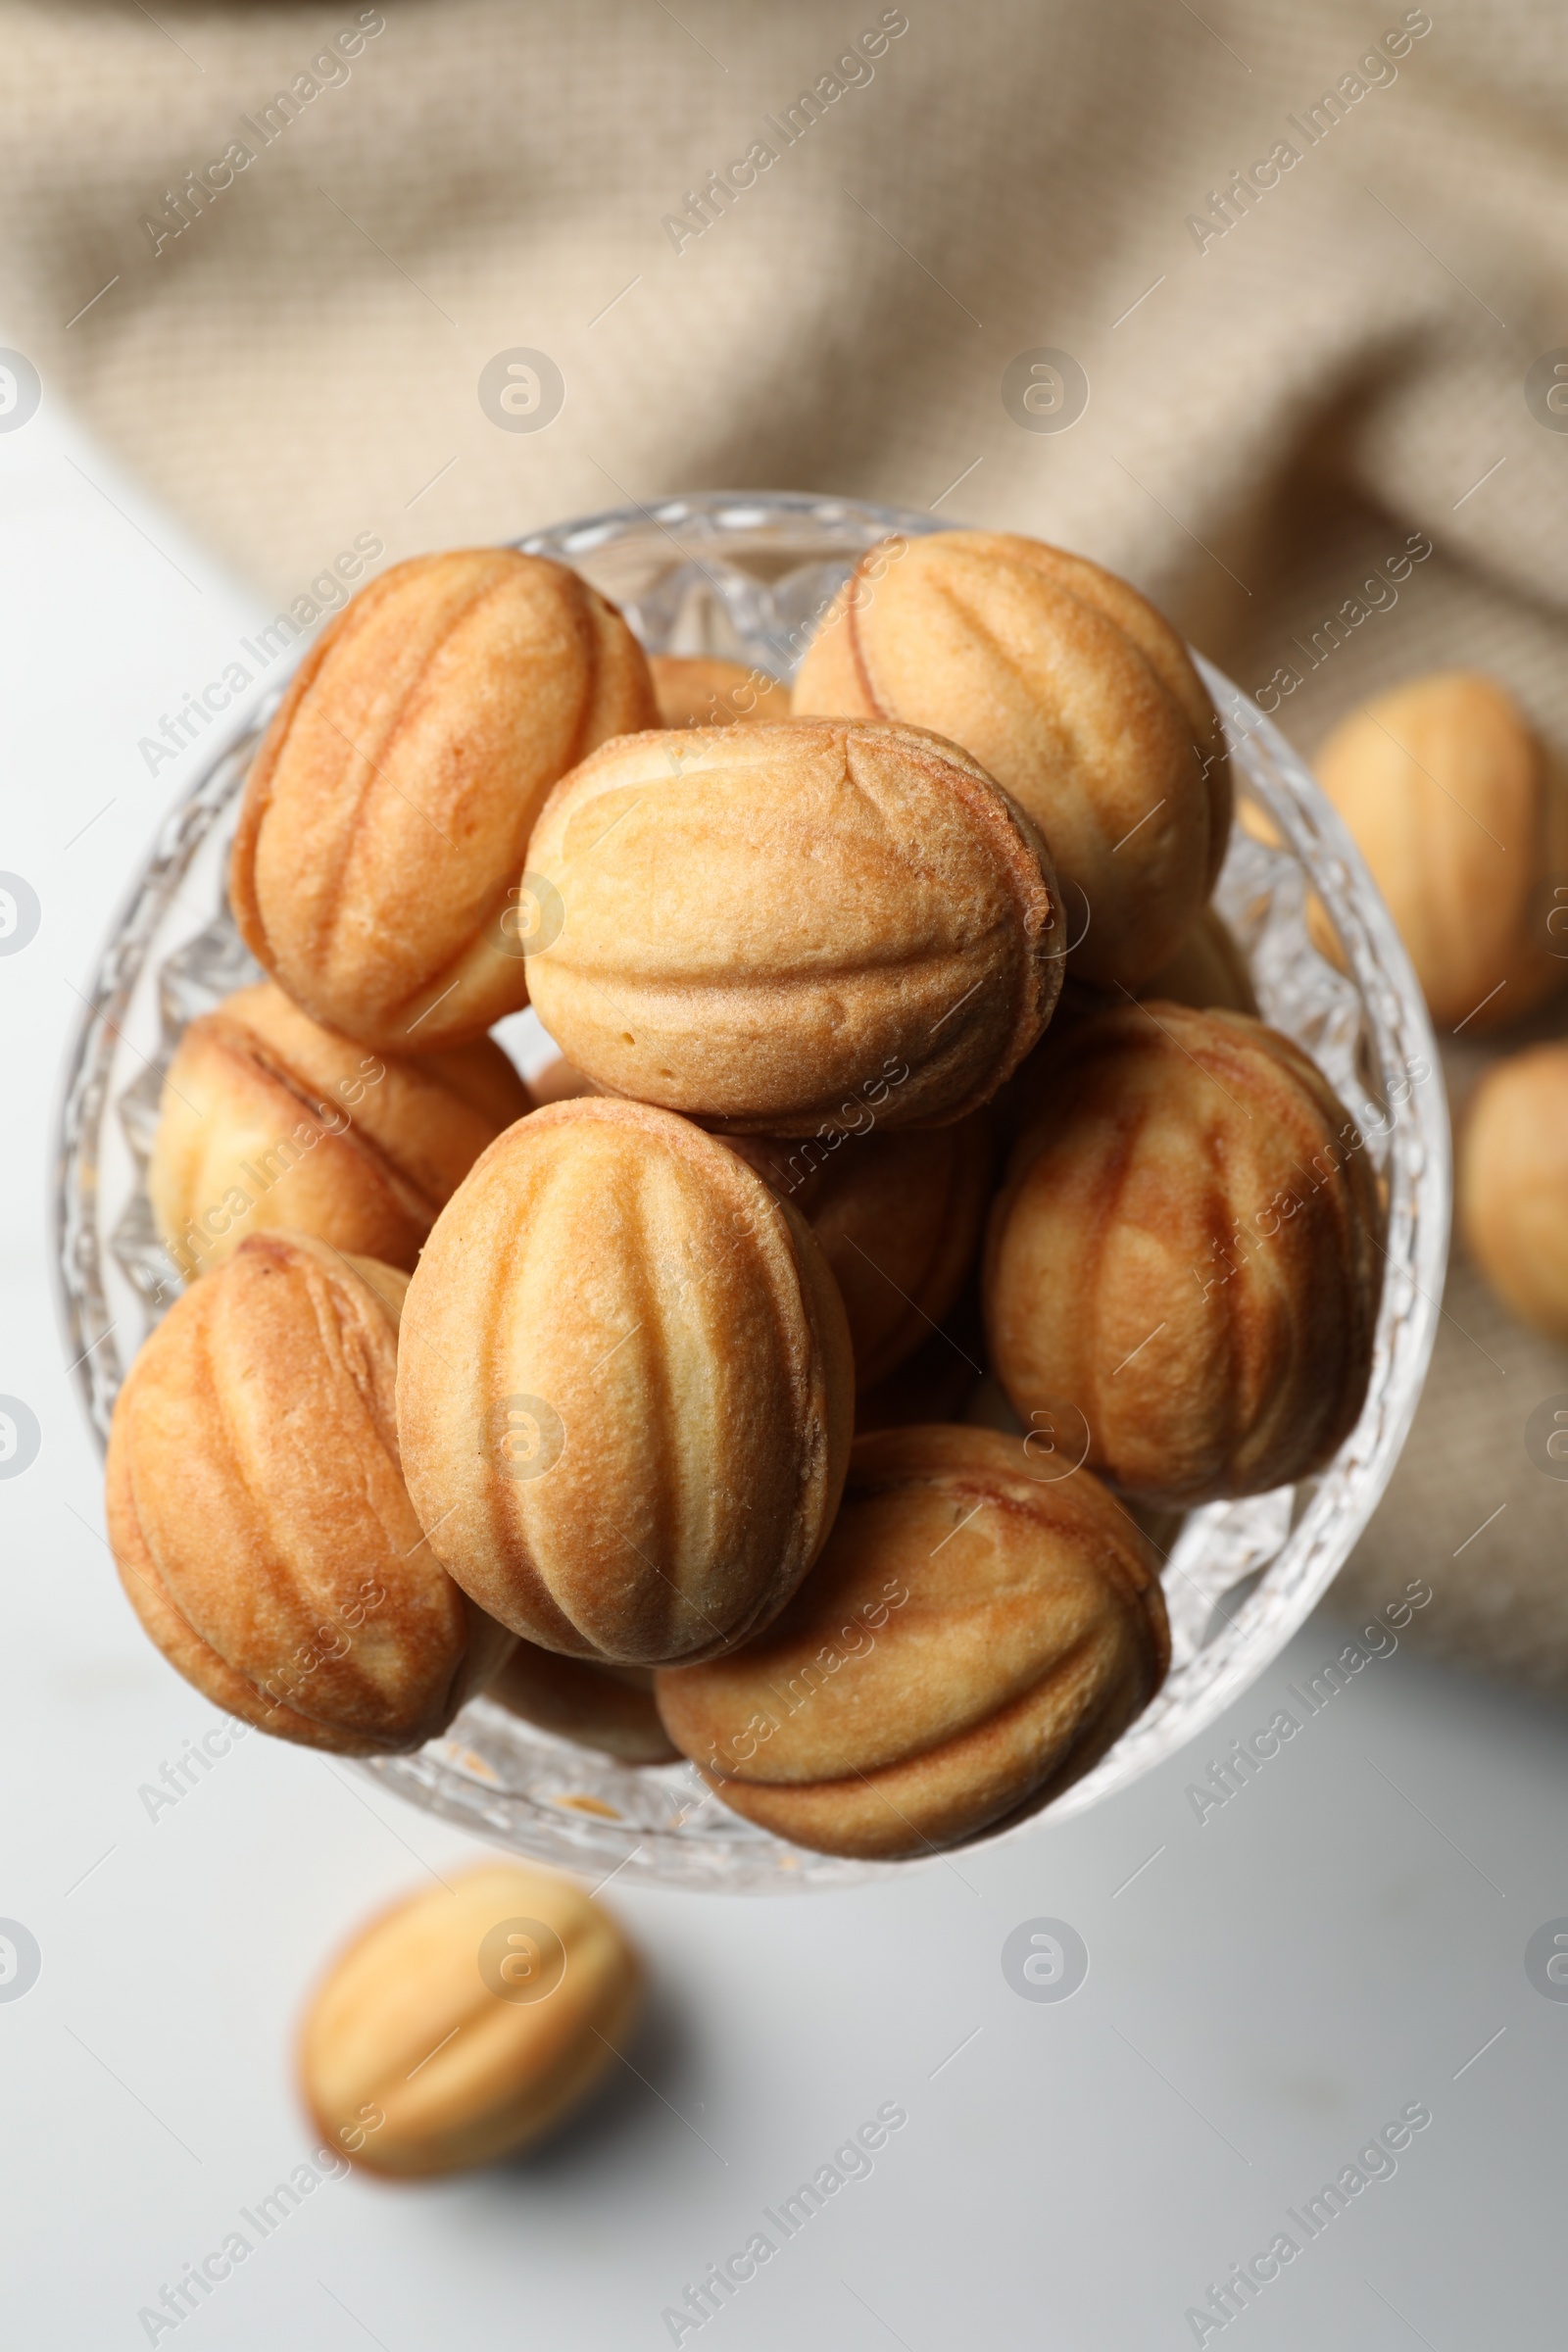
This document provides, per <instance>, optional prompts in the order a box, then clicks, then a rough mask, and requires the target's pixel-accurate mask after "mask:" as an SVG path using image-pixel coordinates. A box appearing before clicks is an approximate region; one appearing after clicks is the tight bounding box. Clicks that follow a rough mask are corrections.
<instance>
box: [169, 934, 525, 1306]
mask: <svg viewBox="0 0 1568 2352" xmlns="http://www.w3.org/2000/svg"><path fill="white" fill-rule="evenodd" d="M531 1108H532V1104H531V1103H530V1101H529V1097H528V1090H527V1088H526V1087H525V1086H524V1085H523V1083H522V1080H521V1079H520V1078H519V1077H518V1076H517V1073H516V1071H515V1069H514V1068H513V1066H512V1063H511V1062H510V1061H509V1060H508V1059H507V1056H506V1054H503V1053H502V1051H501V1048H500V1047H499V1046H498V1045H495V1044H493V1043H492V1042H491V1040H490V1039H489V1038H487V1037H485V1038H475V1039H474V1040H473V1042H472V1044H471V1045H466V1046H452V1047H449V1048H448V1050H447V1051H446V1052H445V1053H444V1054H376V1053H373V1052H367V1050H366V1049H365V1047H364V1046H361V1045H357V1044H356V1043H355V1042H354V1041H353V1040H352V1039H351V1038H346V1037H340V1036H338V1035H337V1033H336V1032H335V1031H334V1030H331V1029H323V1028H321V1027H320V1025H319V1022H316V1021H313V1020H312V1019H311V1016H310V1014H309V1013H308V1012H302V1011H301V1010H300V1008H299V1006H298V1005H296V1004H294V1003H293V1002H292V1001H291V999H289V998H288V997H286V996H285V995H284V994H283V991H282V990H281V989H280V988H278V987H277V986H276V985H275V983H273V982H272V981H270V980H269V981H264V982H263V983H262V985H261V987H259V988H242V989H239V990H236V992H235V993H234V995H233V996H230V997H225V998H224V999H223V1002H222V1003H221V1005H218V1006H217V1007H216V1008H215V1009H214V1010H213V1011H212V1012H208V1013H203V1014H202V1015H201V1016H200V1018H199V1019H197V1020H194V1021H192V1022H191V1024H190V1026H189V1028H188V1029H187V1030H186V1031H185V1034H184V1036H183V1037H182V1038H181V1039H180V1041H179V1046H178V1049H177V1051H176V1053H175V1054H174V1058H173V1060H172V1062H171V1064H170V1066H169V1075H168V1077H167V1078H166V1080H165V1081H164V1093H163V1101H162V1103H160V1105H159V1112H158V1133H157V1137H156V1139H155V1141H154V1144H153V1153H152V1163H151V1165H150V1167H149V1168H148V1171H147V1190H148V1193H149V1194H150V1196H151V1199H152V1204H153V1210H154V1213H155V1214H156V1216H157V1219H158V1229H159V1236H160V1239H161V1240H162V1241H163V1244H164V1247H165V1249H166V1250H168V1252H169V1254H170V1256H171V1257H172V1259H173V1260H174V1263H175V1264H176V1265H177V1266H178V1268H179V1270H180V1272H181V1273H182V1274H183V1275H184V1276H185V1278H186V1279H187V1281H188V1280H189V1279H190V1278H191V1277H192V1276H193V1275H196V1274H200V1273H202V1272H204V1271H205V1270H206V1269H207V1268H208V1267H211V1266H215V1265H220V1264H221V1262H222V1260H223V1259H224V1258H226V1257H228V1256H230V1255H232V1253H233V1251H234V1250H236V1249H237V1248H238V1247H239V1244H240V1243H241V1242H242V1241H243V1240H244V1239H245V1236H246V1235H247V1234H251V1233H261V1232H265V1231H270V1230H272V1229H275V1228H276V1227H278V1226H284V1225H286V1226H288V1227H290V1228H292V1229H293V1230H294V1231H295V1232H298V1233H310V1234H315V1235H316V1236H317V1238H318V1239H319V1240H320V1241H323V1242H330V1243H331V1244H332V1246H333V1248H334V1249H337V1250H348V1251H349V1252H350V1253H351V1255H359V1256H361V1257H374V1258H379V1259H380V1260H381V1261H382V1262H383V1263H384V1264H386V1265H390V1266H401V1267H402V1268H403V1269H404V1270H405V1271H406V1272H407V1271H409V1270H410V1269H412V1267H413V1265H414V1261H415V1259H416V1257H417V1255H418V1251H419V1244H420V1243H421V1242H422V1241H423V1239H424V1237H425V1235H426V1234H427V1233H428V1232H429V1230H430V1227H431V1226H432V1225H433V1224H434V1222H435V1217H436V1211H437V1210H438V1209H439V1208H440V1206H441V1204H442V1202H443V1201H446V1200H447V1199H448V1198H449V1197H450V1195H451V1194H452V1193H453V1192H455V1191H456V1189H457V1187H458V1185H459V1184H461V1182H462V1181H463V1179H464V1177H465V1176H466V1174H467V1172H468V1170H469V1168H470V1167H472V1165H473V1163H474V1161H475V1160H476V1159H477V1158H478V1156H479V1154H480V1152H482V1151H483V1150H484V1148H485V1146H486V1144H488V1143H491V1142H493V1141H494V1139H495V1137H496V1136H498V1135H499V1134H500V1132H501V1130H502V1128H503V1127H510V1126H511V1124H512V1122H513V1120H514V1119H520V1118H523V1117H525V1116H526V1115H527V1113H528V1111H529V1110H530V1109H531Z"/></svg>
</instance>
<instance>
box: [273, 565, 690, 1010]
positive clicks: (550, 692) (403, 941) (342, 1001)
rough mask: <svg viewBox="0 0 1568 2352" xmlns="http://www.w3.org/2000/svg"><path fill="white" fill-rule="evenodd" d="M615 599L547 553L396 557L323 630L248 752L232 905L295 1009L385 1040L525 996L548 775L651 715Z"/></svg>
mask: <svg viewBox="0 0 1568 2352" xmlns="http://www.w3.org/2000/svg"><path fill="white" fill-rule="evenodd" d="M657 721H658V709H657V706H656V704H655V700H654V689H653V681H652V679H651V678H650V676H649V673H648V663H647V661H646V660H645V658H644V655H643V652H642V649H641V647H640V646H639V645H638V643H637V641H636V639H635V638H634V637H633V636H632V634H631V631H630V630H629V629H628V628H627V626H626V624H625V622H624V621H623V620H622V619H621V617H620V614H619V613H617V612H616V611H615V609H614V607H613V605H609V604H607V603H606V602H605V600H604V598H603V597H601V596H599V595H598V594H597V593H596V592H595V591H594V590H593V589H592V588H590V587H589V586H588V585H587V583H586V582H585V581H583V580H581V579H579V578H578V577H577V574H576V573H575V572H574V571H568V570H567V569H566V568H565V566H564V564H553V563H550V562H548V561H547V560H546V559H545V558H543V557H539V556H521V555H518V554H516V553H515V551H514V550H513V549H511V548H504V547H492V548H470V549H465V550H460V551H458V552H456V553H454V554H451V555H440V556H417V557H415V558H413V559H412V560H411V561H410V562H408V563H406V564H394V565H393V566H392V568H391V569H390V570H389V571H385V572H383V573H382V574H381V575H380V577H379V578H378V579H375V580H372V581H371V582H370V584H369V586H368V587H366V588H363V589H362V590H361V591H360V593H359V595H358V596H356V597H355V598H354V600H353V602H352V603H351V604H349V605H347V606H346V607H345V608H344V610H343V611H342V612H341V613H339V614H338V616H337V617H336V619H335V620H333V621H331V622H329V623H328V625H327V627H326V628H325V629H323V631H322V632H321V635H320V636H319V638H318V639H317V641H316V643H315V645H314V646H313V647H312V648H311V650H310V652H309V653H308V654H307V655H306V657H305V660H304V662H302V663H301V664H300V667H299V669H298V671H297V672H296V674H295V677H294V681H293V684H292V685H291V686H290V688H289V690H288V694H287V696H286V697H285V699H284V702H283V705H282V708H281V709H280V710H279V711H278V713H277V715H276V717H275V718H274V719H273V720H272V723H271V725H270V727H269V728H268V730H267V734H266V737H265V739H264V740H263V743H262V746H261V749H260V750H259V751H258V753H257V755H256V759H255V760H254V762H253V764H252V767H251V772H250V776H249V778H248V779H247V782H246V786H245V797H244V801H243V803H242V805H241V808H240V814H239V823H238V826H237V829H236V831H235V835H234V848H233V855H232V857H231V859H230V863H229V900H230V904H231V905H232V907H233V910H234V920H235V921H236V923H237V924H238V925H239V929H240V934H241V936H242V938H243V939H244V941H245V944H246V946H247V947H248V948H249V949H250V951H251V953H252V955H253V956H255V957H256V958H257V960H258V962H260V963H261V964H262V965H264V966H265V968H266V969H267V970H268V971H269V972H270V973H271V975H272V977H273V978H274V979H275V980H276V981H278V982H279V984H280V985H281V986H282V987H283V988H284V989H285V990H286V991H287V993H288V994H289V996H291V997H292V998H293V999H294V1001H295V1003H296V1004H298V1005H303V1006H304V1007H305V1009H306V1011H307V1012H309V1013H311V1014H313V1015H314V1017H315V1018H316V1019H317V1020H319V1021H320V1022H322V1023H324V1024H325V1025H326V1026H327V1027H328V1028H332V1029H337V1030H340V1031H341V1032H342V1033H343V1035H344V1036H346V1037H353V1038H360V1039H363V1040H364V1041H365V1043H366V1044H367V1045H371V1046H377V1047H379V1048H380V1049H381V1051H382V1052H383V1053H397V1054H412V1053H432V1052H434V1051H435V1050H436V1049H437V1048H439V1047H442V1046H452V1045H461V1044H463V1043H464V1042H465V1041H466V1040H467V1039H469V1038H474V1037H479V1036H481V1035H482V1034H483V1032H484V1031H485V1030H486V1029H488V1028H489V1027H490V1025H491V1023H492V1022H494V1021H498V1020H500V1019H501V1017H502V1016H503V1014H505V1013H509V1012H515V1011H516V1010H517V1008H518V1006H519V1005H525V1004H526V1003H527V1001H528V985H527V977H526V964H525V962H524V956H525V953H526V951H527V948H528V946H529V943H530V931H529V928H528V925H529V923H530V922H531V921H533V920H534V919H535V917H536V914H537V909H533V908H531V907H530V906H529V905H525V903H524V900H523V898H522V897H520V896H519V895H518V877H519V875H520V873H521V871H522V864H523V851H524V849H525V847H526V845H527V840H528V835H529V833H530V831H531V830H532V828H533V823H534V819H535V818H536V817H537V815H538V813H539V810H540V809H541V807H542V806H543V804H544V800H545V797H546V795H547V794H548V792H549V791H550V789H551V787H552V785H553V784H554V783H555V782H556V780H557V778H558V777H560V776H562V775H564V773H565V771H566V770H567V768H569V767H570V766H571V765H572V764H573V762H574V761H576V760H580V759H582V758H583V756H584V754H585V753H587V752H590V751H592V750H593V748H594V746H595V745H596V744H600V743H603V742H604V741H605V740H606V738H607V737H609V736H612V735H619V734H622V733H624V732H625V731H626V730H627V729H628V728H631V727H650V726H653V725H655V724H657Z"/></svg>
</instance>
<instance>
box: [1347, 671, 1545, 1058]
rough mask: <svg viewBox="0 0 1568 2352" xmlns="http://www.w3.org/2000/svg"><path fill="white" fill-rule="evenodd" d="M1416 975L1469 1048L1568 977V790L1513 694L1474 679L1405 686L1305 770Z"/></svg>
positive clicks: (1445, 675) (1437, 1015)
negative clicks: (1560, 887)
mask: <svg viewBox="0 0 1568 2352" xmlns="http://www.w3.org/2000/svg"><path fill="white" fill-rule="evenodd" d="M1313 764H1314V766H1315V767H1316V770H1317V774H1318V778H1319V781H1320V782H1321V784H1322V786H1323V789H1324V791H1325V792H1326V793H1327V794H1328V796H1329V799H1330V800H1331V801H1332V802H1333V803H1334V806H1335V807H1336V809H1338V810H1339V812H1340V814H1341V815H1342V816H1343V817H1344V819H1345V821H1346V823H1347V824H1348V826H1349V828H1350V831H1351V833H1352V834H1353V835H1354V837H1355V843H1356V847H1357V848H1358V849H1359V850H1360V852H1361V855H1362V857H1363V858H1365V859H1366V861H1367V864H1368V865H1369V866H1370V867H1371V869H1372V878H1373V880H1374V881H1375V882H1376V883H1377V886H1378V888H1379V890H1380V891H1381V892H1382V893H1383V896H1384V898H1385V900H1386V901H1387V902H1388V907H1389V912H1390V913H1391V914H1392V915H1393V917H1394V920H1395V922H1396V924H1397V926H1398V931H1399V936H1400V938H1401V939H1402V940H1403V942H1404V944H1405V947H1406V949H1407V950H1408V952H1409V956H1410V961H1411V962H1412V963H1413V964H1414V965H1415V970H1416V978H1417V979H1418V980H1419V981H1420V983H1421V987H1422V990H1423V992H1424V994H1425V996H1426V1000H1427V1005H1428V1007H1429V1008H1430V1010H1431V1013H1432V1017H1433V1019H1434V1020H1435V1021H1437V1022H1439V1023H1440V1024H1441V1025H1443V1026H1445V1027H1452V1026H1455V1025H1457V1024H1459V1023H1463V1025H1464V1027H1465V1029H1466V1031H1467V1032H1468V1033H1469V1034H1470V1035H1471V1036H1478V1035H1479V1034H1480V1033H1481V1032H1482V1031H1483V1030H1490V1029H1498V1028H1501V1027H1503V1026H1504V1025H1505V1024H1506V1023H1508V1022H1509V1021H1514V1020H1517V1019H1518V1018H1519V1016H1520V1014H1521V1013H1525V1012H1528V1011H1529V1010H1530V1008H1531V1006H1532V1005H1538V1004H1540V1003H1541V1002H1542V1000H1543V999H1544V998H1545V997H1548V996H1550V995H1552V994H1553V993H1554V992H1555V991H1556V990H1557V989H1559V988H1560V987H1561V986H1562V984H1563V982H1564V980H1565V979H1568V960H1565V957H1568V936H1558V933H1559V932H1560V931H1565V930H1568V894H1563V895H1560V896H1559V897H1557V898H1556V900H1555V901H1553V899H1552V896H1551V883H1552V878H1553V877H1554V876H1555V877H1557V878H1559V880H1560V878H1561V877H1562V876H1563V874H1564V873H1565V872H1568V786H1565V784H1564V780H1563V778H1562V776H1561V774H1560V773H1559V772H1558V771H1557V770H1556V768H1555V767H1554V766H1553V765H1552V763H1551V762H1550V761H1549V760H1547V758H1546V756H1545V755H1544V752H1543V750H1542V747H1541V745H1540V744H1539V743H1538V742H1537V740H1536V738H1535V736H1534V735H1533V734H1532V733H1531V731H1530V729H1529V727H1528V726H1527V725H1526V723H1525V719H1524V716H1523V714H1522V712H1521V711H1520V710H1519V708H1518V706H1517V705H1516V704H1515V702H1514V701H1513V698H1512V697H1511V695H1509V694H1508V693H1507V692H1505V690H1504V689H1503V688H1502V687H1501V686H1500V685H1499V684H1498V683H1497V681H1496V679H1495V678H1490V677H1487V676H1485V675H1484V674H1483V673H1482V672H1480V671H1477V670H1445V671H1439V672H1436V673H1434V674H1433V675H1431V676H1429V677H1424V678H1415V679H1412V680H1411V682H1410V683H1409V684H1408V685H1406V686H1399V687H1397V688H1396V689H1395V690H1394V692H1393V693H1392V694H1384V695H1380V696H1379V697H1378V699H1377V701H1376V702H1373V703H1369V704H1368V705H1367V707H1366V709H1365V710H1363V711H1355V712H1353V713H1352V714H1351V716H1350V717H1348V718H1347V719H1345V720H1344V721H1343V722H1342V723H1341V725H1340V726H1338V727H1337V728H1336V729H1335V731H1334V733H1333V734H1332V735H1331V736H1330V737H1329V739H1328V741H1327V743H1325V744H1324V746H1323V748H1322V750H1321V751H1320V752H1319V753H1318V755H1317V758H1316V760H1315V761H1314V762H1313Z"/></svg>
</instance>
